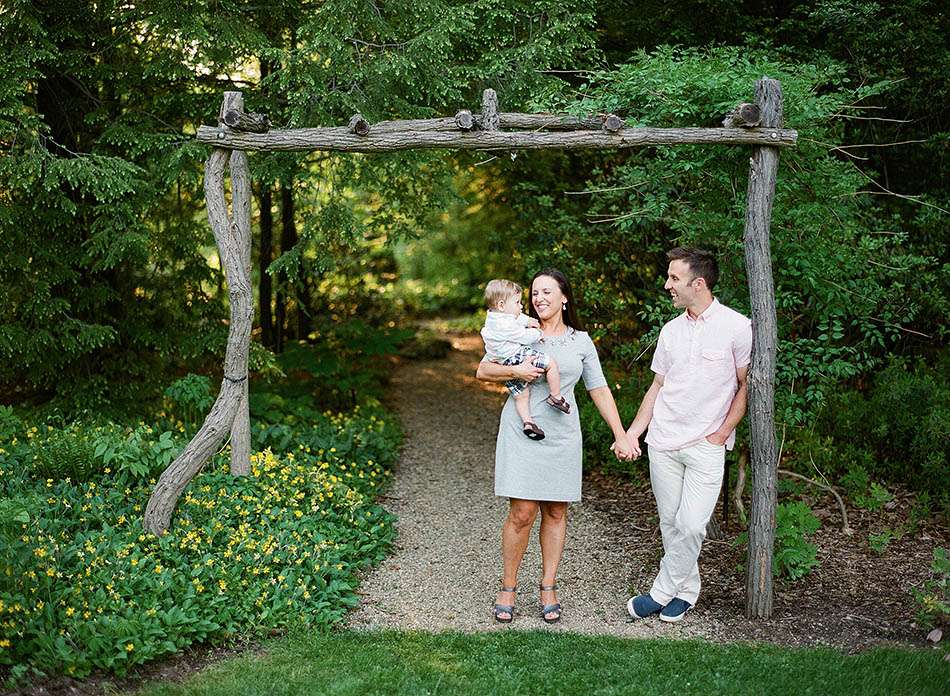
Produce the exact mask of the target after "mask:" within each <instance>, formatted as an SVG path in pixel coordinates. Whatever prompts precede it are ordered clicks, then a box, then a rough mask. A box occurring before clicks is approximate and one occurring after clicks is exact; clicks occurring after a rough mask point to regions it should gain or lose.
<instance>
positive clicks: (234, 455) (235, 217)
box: [228, 150, 254, 476]
mask: <svg viewBox="0 0 950 696" xmlns="http://www.w3.org/2000/svg"><path fill="white" fill-rule="evenodd" d="M231 219H232V222H231V226H230V231H231V233H232V235H233V236H234V240H233V243H234V245H235V247H237V250H236V255H237V256H238V259H237V260H238V261H239V262H240V263H241V265H242V270H243V271H244V274H245V275H244V277H246V278H247V282H248V286H249V287H248V291H249V295H250V298H251V300H250V301H251V307H250V309H251V317H250V320H249V324H252V323H253V321H254V289H253V287H251V286H250V283H251V171H250V168H249V166H248V163H247V154H246V153H244V152H241V151H240V150H235V151H233V152H232V153H231ZM228 285H229V286H231V287H232V288H233V285H234V284H233V281H231V280H229V281H228ZM249 344H250V326H249V330H248V350H249V349H250V345H249ZM248 350H245V351H244V363H243V365H241V373H242V374H243V375H244V376H245V379H244V380H243V381H242V382H241V387H242V390H241V401H240V403H239V404H238V408H237V413H236V414H235V416H234V423H233V424H232V425H231V475H232V476H247V475H248V474H250V473H251V415H250V412H249V407H248V401H247V397H248V381H249V378H248V365H247V361H248Z"/></svg>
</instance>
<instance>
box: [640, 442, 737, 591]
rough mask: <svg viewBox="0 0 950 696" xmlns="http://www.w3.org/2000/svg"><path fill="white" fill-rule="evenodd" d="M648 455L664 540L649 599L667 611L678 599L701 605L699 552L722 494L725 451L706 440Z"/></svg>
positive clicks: (653, 451)
mask: <svg viewBox="0 0 950 696" xmlns="http://www.w3.org/2000/svg"><path fill="white" fill-rule="evenodd" d="M649 452H650V482H651V483H652V484H653V495H654V496H656V507H657V510H658V511H659V513H660V533H661V535H662V536H663V559H662V560H661V561H660V572H659V574H658V575H657V576H656V580H654V581H653V587H652V589H651V590H650V596H651V597H653V599H654V600H655V601H657V602H659V603H660V604H664V605H665V604H669V602H670V601H671V600H672V599H673V598H674V597H679V598H680V599H683V600H686V601H687V602H689V603H690V604H696V600H697V599H698V598H699V588H700V585H701V583H700V579H699V563H698V560H699V552H700V551H701V550H702V547H703V539H705V538H706V524H707V523H708V522H709V518H710V517H711V516H712V514H713V511H714V510H715V508H716V501H717V500H718V499H719V491H720V489H721V488H722V472H723V467H724V465H725V461H726V448H725V447H724V446H722V445H714V444H712V443H710V442H709V441H708V440H705V439H703V440H702V441H701V442H699V443H697V444H695V445H691V446H689V447H685V448H683V449H680V450H670V451H667V452H660V451H657V450H654V449H653V448H650V450H649Z"/></svg>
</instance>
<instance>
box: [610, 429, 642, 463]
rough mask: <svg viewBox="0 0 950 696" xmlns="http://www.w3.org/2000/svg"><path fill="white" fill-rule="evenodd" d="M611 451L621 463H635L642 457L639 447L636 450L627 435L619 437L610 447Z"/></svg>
mask: <svg viewBox="0 0 950 696" xmlns="http://www.w3.org/2000/svg"><path fill="white" fill-rule="evenodd" d="M610 450H611V451H612V452H613V453H614V455H615V456H616V457H617V459H618V460H619V461H621V462H629V461H633V460H634V459H636V458H637V457H639V456H640V452H639V447H637V448H636V450H635V449H634V447H633V445H632V444H631V443H630V439H629V438H628V437H627V436H626V434H624V435H621V436H620V437H618V438H617V439H616V441H614V444H612V445H611V446H610ZM634 452H636V454H634Z"/></svg>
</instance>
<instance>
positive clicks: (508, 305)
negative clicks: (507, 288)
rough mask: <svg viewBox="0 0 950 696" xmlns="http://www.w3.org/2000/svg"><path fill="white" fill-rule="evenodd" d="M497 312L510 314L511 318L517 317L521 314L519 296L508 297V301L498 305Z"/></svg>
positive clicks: (517, 294)
mask: <svg viewBox="0 0 950 696" xmlns="http://www.w3.org/2000/svg"><path fill="white" fill-rule="evenodd" d="M498 311H500V312H504V313H505V314H511V315H513V316H516V317H517V316H519V315H520V314H521V311H522V309H521V294H520V293H516V294H514V295H509V296H508V299H507V300H505V301H504V302H499V303H498Z"/></svg>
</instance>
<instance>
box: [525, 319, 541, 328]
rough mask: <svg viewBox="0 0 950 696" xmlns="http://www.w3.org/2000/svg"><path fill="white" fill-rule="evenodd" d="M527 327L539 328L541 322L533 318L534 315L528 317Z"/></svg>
mask: <svg viewBox="0 0 950 696" xmlns="http://www.w3.org/2000/svg"><path fill="white" fill-rule="evenodd" d="M527 327H528V328H529V329H540V328H541V322H540V321H538V320H537V319H535V318H534V317H528V323H527Z"/></svg>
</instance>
